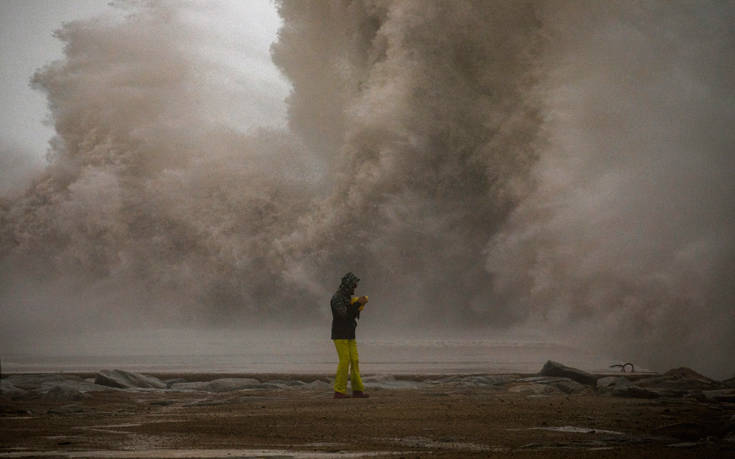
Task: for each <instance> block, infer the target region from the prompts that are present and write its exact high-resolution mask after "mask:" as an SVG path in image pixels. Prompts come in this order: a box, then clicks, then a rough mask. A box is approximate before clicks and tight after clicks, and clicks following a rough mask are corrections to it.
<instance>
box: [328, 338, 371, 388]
mask: <svg viewBox="0 0 735 459" xmlns="http://www.w3.org/2000/svg"><path fill="white" fill-rule="evenodd" d="M332 341H334V346H335V347H336V348H337V355H338V356H339V364H337V377H336V378H335V379H334V391H335V392H339V393H342V394H346V393H347V371H348V370H349V373H350V380H351V382H352V391H353V392H354V391H359V392H362V391H363V390H364V389H365V386H363V385H362V380H361V379H360V359H359V357H358V355H357V341H355V340H354V339H334V340H332Z"/></svg>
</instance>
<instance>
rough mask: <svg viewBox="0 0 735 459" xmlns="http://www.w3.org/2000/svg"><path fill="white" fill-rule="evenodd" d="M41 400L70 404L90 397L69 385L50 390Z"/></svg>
mask: <svg viewBox="0 0 735 459" xmlns="http://www.w3.org/2000/svg"><path fill="white" fill-rule="evenodd" d="M41 398H42V399H44V400H49V401H54V402H68V401H74V400H82V399H84V398H89V395H87V394H85V393H83V392H82V391H80V390H78V389H75V388H73V387H69V386H68V385H59V386H54V387H53V388H51V389H49V390H48V391H47V392H45V393H44V394H43V395H42V396H41Z"/></svg>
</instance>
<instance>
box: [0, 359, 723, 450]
mask: <svg viewBox="0 0 735 459" xmlns="http://www.w3.org/2000/svg"><path fill="white" fill-rule="evenodd" d="M565 368H566V367H565ZM570 370H574V369H570ZM105 375H106V377H110V378H115V377H120V378H122V379H120V381H121V382H122V383H126V381H127V382H129V383H130V384H139V385H143V384H154V383H155V384H159V383H160V384H163V386H159V387H162V388H160V389H156V388H152V387H129V388H113V387H104V386H100V385H99V384H95V383H93V382H91V381H89V379H91V377H92V376H94V375H92V374H90V373H81V374H75V375H72V374H36V375H4V377H3V380H2V384H3V387H6V388H8V387H11V386H13V384H17V386H13V387H17V388H20V390H22V391H23V393H20V392H19V393H18V395H17V396H16V397H10V396H9V395H8V393H6V392H4V393H3V397H2V399H0V400H1V401H2V403H0V444H1V445H2V447H0V457H39V456H53V457H217V458H219V457H222V458H224V457H232V456H233V455H234V456H237V457H290V458H294V459H299V458H308V457H330V458H331V457H335V458H336V457H385V458H387V457H407V458H418V457H425V456H427V455H430V456H431V457H438V458H453V457H462V458H465V457H468V458H471V457H488V456H493V455H494V456H513V457H529V458H530V457H534V458H537V457H567V456H569V455H584V456H585V457H593V458H596V457H600V458H603V457H604V458H611V457H619V456H621V455H622V456H624V457H663V458H667V457H676V458H678V457H718V456H720V457H722V456H728V455H735V388H732V387H729V386H726V385H725V383H724V382H718V381H712V380H710V379H709V378H706V377H703V376H701V375H699V374H697V373H695V372H693V371H691V370H688V369H684V368H680V369H675V370H671V371H669V372H666V373H664V374H657V375H633V376H634V377H631V378H626V377H621V376H619V375H620V373H616V376H602V377H600V378H597V377H595V379H594V382H592V383H589V384H582V383H579V382H577V381H575V380H573V379H571V378H568V377H558V376H543V375H539V374H538V373H536V374H522V375H521V374H506V375H495V374H474V375H444V376H442V377H437V376H435V375H395V376H386V375H371V374H366V375H364V376H365V377H364V379H365V385H366V388H367V391H368V393H369V394H370V398H369V399H347V400H335V399H333V398H332V393H333V391H332V387H331V383H332V378H333V376H332V375H327V374H322V373H314V374H311V375H304V374H295V373H268V374H254V373H229V374H226V375H225V374H222V373H186V374H180V373H164V374H161V373H158V374H157V375H158V376H160V377H161V379H159V378H158V377H156V374H147V375H138V374H131V373H126V372H119V374H118V373H116V372H100V373H99V374H98V376H105ZM585 375H586V374H585V373H584V372H582V373H580V374H579V375H578V376H580V377H582V376H585ZM570 376H573V377H574V374H570ZM126 378H127V379H126ZM136 378H137V379H136ZM97 382H105V381H103V379H100V378H98V379H97Z"/></svg>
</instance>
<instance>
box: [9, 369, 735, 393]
mask: <svg viewBox="0 0 735 459" xmlns="http://www.w3.org/2000/svg"><path fill="white" fill-rule="evenodd" d="M364 381H365V384H366V385H367V386H368V387H369V388H370V389H371V390H372V389H377V390H379V389H421V388H430V387H437V386H442V387H454V388H457V389H460V390H462V389H463V388H464V389H467V388H473V387H485V388H491V389H494V390H498V391H508V392H516V393H522V394H526V395H528V396H532V397H544V396H548V395H552V394H584V393H589V394H602V395H609V396H614V397H633V398H659V397H689V398H694V399H697V400H700V401H710V402H718V403H719V402H730V403H733V402H735V384H730V383H729V382H728V381H730V380H726V381H723V382H718V381H714V380H712V379H710V378H707V377H705V376H703V375H700V374H699V373H696V372H695V371H693V370H690V369H688V368H677V369H674V370H670V371H667V372H666V373H664V374H656V375H651V376H641V375H635V376H598V375H593V374H591V373H587V372H585V371H582V370H579V369H577V368H572V367H568V366H566V365H563V364H561V363H558V362H554V361H548V362H546V364H545V365H544V366H543V368H542V369H541V371H540V372H539V373H538V374H537V375H536V376H530V377H529V376H522V375H452V376H444V377H433V378H424V379H418V380H417V379H410V378H396V377H394V376H390V375H376V376H367V377H365V378H364ZM288 388H302V389H313V390H325V391H328V390H329V388H330V384H329V382H328V381H325V380H319V379H317V380H314V381H312V382H309V383H307V382H304V381H299V380H296V379H291V380H268V381H260V380H258V379H256V378H218V379H214V380H210V381H193V382H192V381H187V380H185V379H170V380H161V379H159V378H156V377H155V376H150V375H144V374H140V373H134V372H128V371H123V370H101V371H99V372H98V373H97V374H96V376H95V378H94V379H93V380H85V379H82V378H80V377H78V376H75V375H64V374H40V375H10V376H6V377H4V378H2V379H1V380H0V392H1V394H0V395H2V397H3V398H6V399H22V398H30V397H34V398H35V397H41V398H43V399H46V400H52V401H65V400H80V399H83V398H86V397H88V396H89V395H88V393H89V392H94V391H103V390H139V391H141V390H142V391H148V390H153V391H158V390H168V391H201V392H211V393H221V392H232V391H238V390H254V389H288Z"/></svg>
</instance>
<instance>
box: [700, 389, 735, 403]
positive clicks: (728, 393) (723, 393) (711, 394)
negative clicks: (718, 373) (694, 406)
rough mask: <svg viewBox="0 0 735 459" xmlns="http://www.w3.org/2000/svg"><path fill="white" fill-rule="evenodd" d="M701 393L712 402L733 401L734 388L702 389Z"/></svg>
mask: <svg viewBox="0 0 735 459" xmlns="http://www.w3.org/2000/svg"><path fill="white" fill-rule="evenodd" d="M702 394H703V395H704V396H705V398H706V399H707V400H709V401H712V402H730V403H735V389H719V390H703V391H702Z"/></svg>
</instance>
